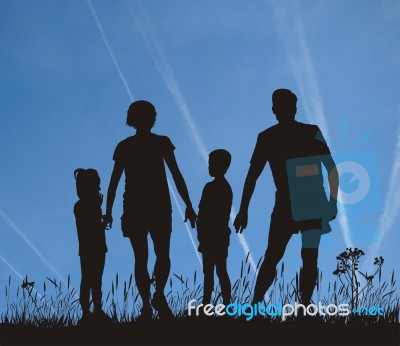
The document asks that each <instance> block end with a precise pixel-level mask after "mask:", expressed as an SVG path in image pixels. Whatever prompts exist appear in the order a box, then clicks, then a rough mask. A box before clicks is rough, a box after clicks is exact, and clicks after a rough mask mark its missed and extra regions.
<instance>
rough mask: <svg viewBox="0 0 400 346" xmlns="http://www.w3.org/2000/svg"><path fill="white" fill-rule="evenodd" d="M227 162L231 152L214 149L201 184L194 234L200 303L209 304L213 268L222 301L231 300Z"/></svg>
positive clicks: (229, 204)
mask: <svg viewBox="0 0 400 346" xmlns="http://www.w3.org/2000/svg"><path fill="white" fill-rule="evenodd" d="M230 163H231V155H230V154H229V152H228V151H226V150H224V149H218V150H214V151H213V152H211V153H210V155H209V161H208V171H209V174H210V176H211V177H214V180H213V181H210V182H209V183H207V184H206V185H205V186H204V189H203V193H202V196H201V200H200V204H199V216H198V221H197V237H198V240H199V248H198V250H199V252H201V253H202V255H203V273H204V285H203V304H204V305H205V304H209V303H210V300H211V294H212V291H213V288H214V269H215V268H216V270H217V275H218V278H219V282H220V285H221V292H222V298H223V303H224V304H225V305H228V304H229V303H230V300H231V282H230V280H229V275H228V272H227V269H226V259H227V257H228V247H229V236H230V233H231V230H230V229H229V226H228V223H229V215H230V212H231V207H232V189H231V186H230V185H229V183H228V181H227V180H226V179H225V173H226V172H227V170H228V168H229V165H230Z"/></svg>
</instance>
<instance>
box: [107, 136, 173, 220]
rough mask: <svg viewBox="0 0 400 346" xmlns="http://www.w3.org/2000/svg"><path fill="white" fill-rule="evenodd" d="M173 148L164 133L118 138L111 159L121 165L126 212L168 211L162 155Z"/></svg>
mask: <svg viewBox="0 0 400 346" xmlns="http://www.w3.org/2000/svg"><path fill="white" fill-rule="evenodd" d="M174 150H175V147H174V145H173V144H172V142H171V140H170V139H169V138H168V137H167V136H159V135H156V134H154V133H150V134H148V135H146V136H138V135H134V136H131V137H128V138H126V139H125V140H123V141H121V142H120V143H119V144H118V145H117V147H116V149H115V152H114V156H113V159H114V161H115V162H118V163H121V164H122V165H123V166H124V169H125V193H124V208H126V210H129V215H136V216H144V215H148V214H149V213H150V214H151V215H154V214H159V215H165V214H171V211H172V208H171V200H170V195H169V190H168V182H167V175H166V173H165V164H164V158H165V156H166V155H167V153H169V152H173V151H174Z"/></svg>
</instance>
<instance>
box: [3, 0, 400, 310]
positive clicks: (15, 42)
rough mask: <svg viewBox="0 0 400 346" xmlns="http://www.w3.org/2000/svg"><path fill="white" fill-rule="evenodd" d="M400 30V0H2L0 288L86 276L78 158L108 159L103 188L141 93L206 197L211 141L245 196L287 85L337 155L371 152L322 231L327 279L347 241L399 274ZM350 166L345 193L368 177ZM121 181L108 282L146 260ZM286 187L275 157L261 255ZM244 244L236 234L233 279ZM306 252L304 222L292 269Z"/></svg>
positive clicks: (264, 181) (186, 253) (185, 268)
mask: <svg viewBox="0 0 400 346" xmlns="http://www.w3.org/2000/svg"><path fill="white" fill-rule="evenodd" d="M399 37H400V2H398V1H379V2H376V1H361V0H360V1H303V2H299V1H246V2H243V1H235V0H233V1H232V0H230V1H223V0H217V1H216V0H212V1H211V0H209V1H198V2H194V1H190V2H189V1H178V0H176V1H168V2H167V1H118V2H111V1H102V0H92V1H91V2H89V1H84V0H69V1H51V0H48V1H46V0H38V1H28V0H26V1H23V0H19V1H7V0H1V1H0V41H1V42H2V46H1V55H0V66H1V78H0V112H1V117H0V155H1V157H3V164H2V169H1V181H0V191H1V193H0V232H1V239H2V241H1V242H0V289H1V290H2V291H3V289H2V288H1V287H2V286H5V285H6V283H7V282H8V277H9V275H11V276H12V277H13V280H14V283H17V282H19V281H20V279H19V278H18V275H22V276H24V275H25V274H27V275H28V277H29V278H30V279H31V280H33V281H36V282H38V283H41V282H43V281H44V280H45V278H46V277H55V278H57V279H58V280H60V279H62V278H66V277H67V276H68V275H69V274H70V275H71V282H72V285H73V286H74V287H76V288H78V287H79V280H80V267H79V257H78V243H77V235H76V228H75V220H74V216H73V212H72V209H73V205H74V203H75V202H76V200H77V197H76V192H75V181H74V177H73V171H74V170H75V169H76V168H78V167H83V168H89V167H91V168H95V169H97V170H98V172H99V174H100V177H101V179H102V183H101V186H102V192H103V193H104V194H106V190H107V187H108V182H109V178H110V174H111V170H112V167H113V161H112V155H113V151H114V148H115V146H116V144H117V143H118V142H119V141H121V140H122V139H124V138H126V137H127V136H130V135H131V134H132V133H133V131H132V129H131V128H129V127H127V126H126V125H125V116H126V110H127V108H128V106H129V104H130V102H131V100H132V99H135V100H138V99H147V100H149V101H151V102H152V103H153V104H154V105H155V106H156V108H157V111H158V117H157V124H156V126H155V128H154V132H155V133H158V134H165V135H168V136H169V137H170V138H171V140H172V142H173V143H174V145H175V146H176V151H175V154H176V157H177V161H178V164H179V166H180V168H181V171H182V173H183V175H184V177H185V179H186V182H187V185H188V188H189V192H190V196H191V199H192V202H193V205H194V206H197V205H198V202H199V199H200V196H201V191H202V188H203V186H204V184H205V183H206V182H207V181H209V180H210V177H209V176H208V172H207V165H206V161H205V158H206V155H207V153H208V152H209V151H211V150H214V149H217V148H225V149H227V150H229V151H230V152H231V154H232V156H233V161H232V164H231V167H230V170H229V172H228V174H227V179H228V180H229V182H230V183H231V186H232V189H233V192H234V207H235V210H237V209H238V207H239V203H240V198H241V192H242V188H243V183H244V178H245V176H246V173H247V170H248V166H249V160H250V157H251V154H252V151H253V148H254V145H255V142H256V137H257V134H258V133H259V132H261V131H262V130H264V129H265V128H267V127H269V126H272V125H273V124H274V123H275V122H276V120H275V117H274V116H273V114H272V112H271V94H272V92H273V91H274V90H275V89H277V88H281V87H284V88H289V89H291V90H292V91H293V92H295V93H296V94H297V96H298V99H299V101H298V115H297V119H298V120H299V121H303V122H307V123H315V124H317V125H319V126H320V128H321V129H322V131H323V133H324V135H325V137H326V139H327V141H328V144H329V145H330V148H331V150H332V152H333V155H334V158H335V159H336V161H337V162H338V163H341V162H347V161H352V162H356V163H358V164H359V165H361V166H362V167H364V168H365V171H366V172H367V173H368V177H369V179H370V189H369V190H368V193H367V194H366V196H365V197H364V198H363V199H362V200H361V201H360V202H358V203H355V204H345V205H343V208H341V210H340V213H339V215H338V218H337V220H336V221H334V222H333V223H332V226H333V232H331V233H330V234H329V235H326V236H324V238H323V241H322V244H321V253H320V268H321V269H322V271H323V272H324V280H327V281H328V280H329V279H331V280H333V279H334V277H333V275H331V273H332V271H333V270H334V269H335V267H336V260H335V257H336V255H337V254H339V253H340V252H341V251H343V250H344V249H345V247H346V243H347V244H349V242H351V243H352V244H354V245H355V246H358V247H360V248H362V249H364V251H365V252H366V253H367V255H369V256H372V257H374V256H375V255H382V256H384V257H385V259H386V263H385V266H384V269H385V271H386V273H387V274H390V273H391V270H392V269H394V270H395V272H396V273H399V269H400V264H399V261H398V244H399V233H398V227H397V225H398V222H399V217H398V211H399V209H400V205H399V203H400V139H399V129H400V127H399V126H400V107H399V106H400V103H399V100H400V85H399V84H400V83H399V81H400V78H399V77H400V64H399V61H400V46H399V44H398V38H399ZM341 173H342V176H341V189H342V191H343V192H347V193H350V194H352V193H355V191H357V190H358V189H359V188H360V186H364V185H363V184H364V183H365V181H361V180H360V179H361V178H360V179H357V177H354V179H353V175H352V173H351V172H341ZM122 187H123V184H122V181H121V183H120V186H119V190H118V194H117V198H116V203H115V206H114V213H113V215H114V220H115V221H114V226H113V229H112V230H110V231H108V232H107V243H108V248H109V252H108V254H107V261H106V268H105V272H104V290H105V291H108V289H109V287H110V283H111V280H112V278H114V277H115V274H116V272H119V275H120V276H121V278H128V277H129V274H130V273H131V271H132V268H133V263H134V262H133V253H132V249H131V247H130V244H129V241H128V239H126V238H123V237H122V233H121V229H120V223H119V217H120V215H121V209H122V191H123V189H122ZM273 198H274V186H273V182H272V177H271V174H270V171H269V168H268V166H267V167H266V169H265V171H264V173H263V175H262V176H261V178H260V179H259V181H258V184H257V187H256V191H255V193H254V196H253V199H252V202H251V206H250V210H249V225H248V228H247V230H246V231H245V233H244V235H245V240H246V242H247V244H248V246H249V248H250V249H251V254H252V256H253V258H254V260H255V262H257V261H258V259H259V258H260V257H261V256H262V255H263V253H264V251H265V248H266V243H267V235H268V227H269V217H270V213H271V211H272V207H273ZM179 203H180V206H181V207H182V208H183V203H182V201H181V200H179ZM103 208H105V206H104V205H103ZM173 209H174V211H173V236H172V242H171V259H172V269H171V273H177V274H179V275H180V274H182V275H183V276H184V277H186V276H188V277H192V275H193V271H194V270H196V271H197V272H199V271H201V267H200V265H199V262H198V258H197V255H196V252H195V251H194V248H193V245H192V243H191V240H190V237H189V235H188V231H187V229H186V227H185V225H184V223H183V222H182V219H181V217H180V215H179V211H178V208H177V206H176V204H174V202H173ZM190 232H191V235H192V236H193V238H194V239H195V242H196V246H197V240H196V233H195V232H194V231H190ZM243 244H244V240H243V239H242V240H241V241H240V240H239V238H238V237H237V235H236V234H235V233H233V234H232V237H231V247H230V254H229V265H228V269H229V273H230V274H231V277H232V279H236V278H237V277H238V274H239V270H240V263H241V261H242V260H243V259H244V257H245V252H244V251H243ZM153 261H154V258H153V257H151V258H150V262H149V266H150V267H151V266H152V265H153ZM300 261H301V260H300V237H299V236H295V237H293V238H292V240H291V242H290V243H289V246H288V248H287V251H286V254H285V257H284V262H285V266H286V268H287V269H286V270H287V277H288V279H289V278H291V277H292V276H293V274H294V272H295V270H298V268H299V266H300V263H301V262H300ZM371 261H372V260H371V259H368V261H364V262H363V264H362V267H363V268H364V270H369V271H370V269H371V266H370V265H369V263H372V262H371ZM327 281H326V283H327ZM39 287H40V286H39ZM1 297H2V298H1V300H0V310H2V309H3V308H4V306H5V302H4V299H3V298H4V297H3V294H2V295H1Z"/></svg>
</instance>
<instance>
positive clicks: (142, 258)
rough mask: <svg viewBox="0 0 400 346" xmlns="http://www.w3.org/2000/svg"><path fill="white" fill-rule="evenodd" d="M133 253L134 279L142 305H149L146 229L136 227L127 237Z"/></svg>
mask: <svg viewBox="0 0 400 346" xmlns="http://www.w3.org/2000/svg"><path fill="white" fill-rule="evenodd" d="M129 239H130V241H131V244H132V248H133V253H134V255H135V280H136V285H137V288H138V290H139V294H140V297H141V298H142V301H143V307H149V306H150V277H149V272H148V270H147V261H148V257H149V249H148V244H147V231H146V230H144V229H141V230H139V229H137V230H135V232H134V233H133V235H132V236H131V237H130V238H129Z"/></svg>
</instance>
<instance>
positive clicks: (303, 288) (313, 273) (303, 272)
mask: <svg viewBox="0 0 400 346" xmlns="http://www.w3.org/2000/svg"><path fill="white" fill-rule="evenodd" d="M320 240H321V233H320V232H319V231H318V230H310V231H304V232H303V233H302V234H301V242H302V247H301V258H302V260H303V266H302V268H301V269H300V294H301V302H302V304H304V305H309V304H310V301H311V296H312V294H313V291H314V288H315V285H316V283H317V279H318V247H319V243H320Z"/></svg>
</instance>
